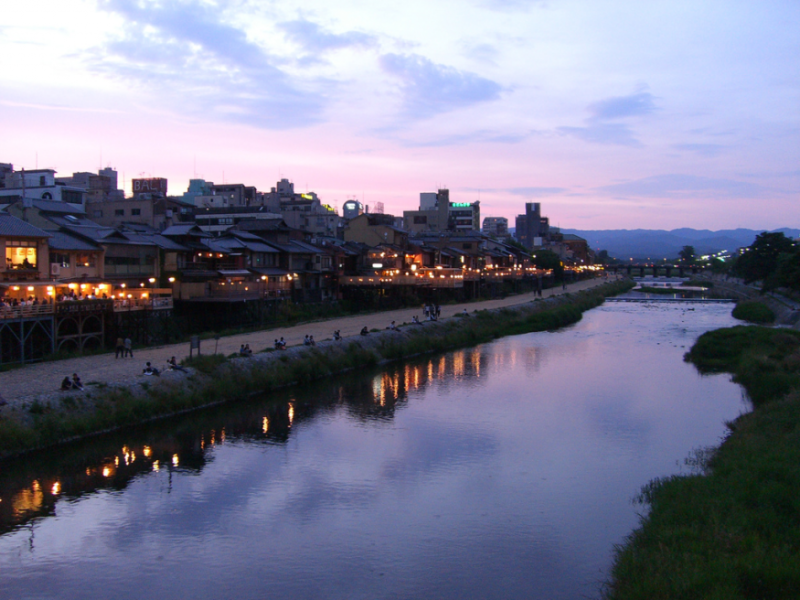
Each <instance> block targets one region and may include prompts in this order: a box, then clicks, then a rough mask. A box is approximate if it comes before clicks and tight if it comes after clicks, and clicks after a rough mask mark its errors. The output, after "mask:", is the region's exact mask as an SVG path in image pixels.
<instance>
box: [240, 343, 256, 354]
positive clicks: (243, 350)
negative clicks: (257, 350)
mask: <svg viewBox="0 0 800 600" xmlns="http://www.w3.org/2000/svg"><path fill="white" fill-rule="evenodd" d="M252 354H253V351H252V350H251V349H250V344H242V345H241V347H240V348H239V356H251V355H252Z"/></svg>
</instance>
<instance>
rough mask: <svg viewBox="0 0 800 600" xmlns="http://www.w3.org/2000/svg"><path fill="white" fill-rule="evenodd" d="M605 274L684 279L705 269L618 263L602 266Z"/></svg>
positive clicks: (695, 266)
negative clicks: (650, 275) (661, 274)
mask: <svg viewBox="0 0 800 600" xmlns="http://www.w3.org/2000/svg"><path fill="white" fill-rule="evenodd" d="M603 268H604V269H605V270H606V272H607V273H622V272H624V273H627V274H628V275H629V276H634V275H636V274H638V275H639V277H644V276H645V273H647V274H652V276H653V277H658V276H659V273H663V275H664V276H665V277H673V276H677V277H686V276H687V275H697V274H698V273H702V272H703V271H704V270H705V267H703V266H699V265H667V264H661V265H660V264H658V263H634V262H631V263H618V264H615V265H604V267H603Z"/></svg>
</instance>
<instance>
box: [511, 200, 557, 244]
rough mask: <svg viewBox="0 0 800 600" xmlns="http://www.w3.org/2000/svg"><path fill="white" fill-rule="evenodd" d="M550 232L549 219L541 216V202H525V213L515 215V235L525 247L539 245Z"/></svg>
mask: <svg viewBox="0 0 800 600" xmlns="http://www.w3.org/2000/svg"><path fill="white" fill-rule="evenodd" d="M549 233H550V220H549V219H548V218H547V217H543V216H542V208H541V204H539V203H538V202H527V203H526V204H525V214H524V215H517V220H516V232H515V234H514V235H515V237H516V238H517V241H518V242H519V243H520V244H522V245H523V246H525V247H526V248H530V249H533V248H535V247H536V246H541V245H542V241H543V240H544V239H546V238H547V237H548V235H549Z"/></svg>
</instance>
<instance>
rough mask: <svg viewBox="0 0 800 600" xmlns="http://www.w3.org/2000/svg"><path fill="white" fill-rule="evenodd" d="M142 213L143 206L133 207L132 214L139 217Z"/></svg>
mask: <svg viewBox="0 0 800 600" xmlns="http://www.w3.org/2000/svg"><path fill="white" fill-rule="evenodd" d="M141 214H142V209H141V208H132V209H131V215H132V216H134V217H138V216H139V215H141Z"/></svg>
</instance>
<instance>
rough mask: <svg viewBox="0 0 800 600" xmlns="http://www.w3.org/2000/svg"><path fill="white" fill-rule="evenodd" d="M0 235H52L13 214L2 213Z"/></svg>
mask: <svg viewBox="0 0 800 600" xmlns="http://www.w3.org/2000/svg"><path fill="white" fill-rule="evenodd" d="M0 235H4V236H13V237H50V234H49V233H48V232H46V231H44V230H43V229H39V228H38V227H34V226H33V225H31V224H30V223H27V222H25V221H23V220H22V219H18V218H17V217H14V216H12V215H7V214H5V213H0Z"/></svg>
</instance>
